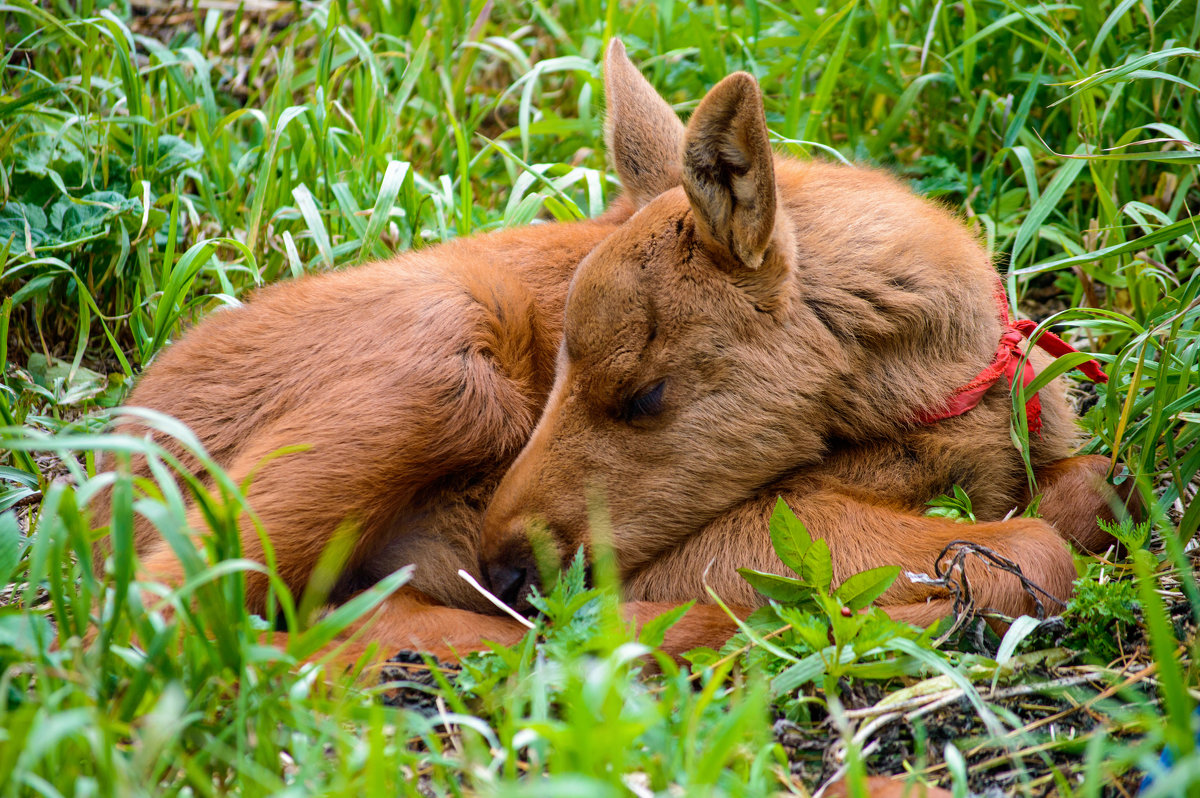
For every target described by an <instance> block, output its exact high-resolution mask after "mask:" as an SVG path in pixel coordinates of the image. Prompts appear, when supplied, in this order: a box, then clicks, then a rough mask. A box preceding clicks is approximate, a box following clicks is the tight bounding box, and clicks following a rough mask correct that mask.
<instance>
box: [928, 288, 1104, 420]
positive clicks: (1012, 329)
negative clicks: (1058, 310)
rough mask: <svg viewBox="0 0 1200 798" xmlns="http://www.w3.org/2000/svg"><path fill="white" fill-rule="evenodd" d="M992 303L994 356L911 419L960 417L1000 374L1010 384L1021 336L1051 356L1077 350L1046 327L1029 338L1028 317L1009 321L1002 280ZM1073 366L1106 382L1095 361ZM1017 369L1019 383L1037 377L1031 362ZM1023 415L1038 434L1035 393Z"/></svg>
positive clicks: (1039, 414) (1018, 358)
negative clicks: (998, 328) (996, 313)
mask: <svg viewBox="0 0 1200 798" xmlns="http://www.w3.org/2000/svg"><path fill="white" fill-rule="evenodd" d="M996 304H997V305H998V306H999V308H1000V324H1001V325H1002V326H1003V328H1004V334H1003V335H1001V336H1000V343H999V345H997V347H996V357H995V358H993V360H992V362H991V364H990V365H989V366H988V367H987V368H985V369H984V370H983V371H981V372H979V375H978V376H976V377H975V379H973V380H971V381H970V382H968V383H967V384H966V385H963V386H960V387H959V388H957V389H956V390H955V391H954V393H952V394H951V395H950V398H949V399H947V400H946V401H945V402H944V403H943V404H942V405H941V406H940V407H938V408H937V409H936V410H926V411H924V412H923V413H920V414H918V415H917V416H916V418H915V419H914V421H916V422H917V423H918V424H932V423H933V422H935V421H941V420H942V419H946V418H953V417H954V416H961V415H962V414H963V413H965V412H967V411H968V410H970V409H971V408H973V407H975V405H977V404H979V400H980V399H982V398H983V395H984V394H985V393H987V391H988V389H989V388H991V387H992V386H993V385H995V384H996V381H997V380H999V379H1000V375H1001V374H1003V375H1004V376H1005V377H1007V378H1008V384H1009V386H1010V387H1011V386H1012V385H1013V383H1014V382H1016V377H1017V367H1018V366H1019V365H1020V363H1021V358H1022V357H1024V353H1023V352H1022V351H1021V339H1023V338H1028V339H1029V340H1031V341H1033V343H1034V345H1035V346H1040V347H1041V348H1042V349H1045V350H1046V351H1047V352H1049V353H1050V354H1051V355H1054V357H1062V356H1063V355H1067V354H1070V353H1072V352H1078V351H1079V350H1078V349H1076V348H1075V347H1073V346H1071V345H1070V344H1068V343H1067V342H1066V341H1064V340H1063V339H1061V338H1059V337H1058V336H1057V335H1055V334H1054V333H1052V332H1050V331H1049V330H1047V331H1044V332H1043V333H1042V334H1041V335H1040V336H1038V338H1037V340H1034V339H1033V338H1032V335H1033V331H1034V330H1036V329H1037V325H1036V324H1035V323H1033V322H1032V321H1030V320H1028V319H1017V320H1016V321H1013V320H1012V319H1011V318H1009V315H1008V297H1007V296H1006V294H1005V292H1004V283H1003V282H1000V281H999V280H997V284H996ZM1075 368H1077V369H1079V370H1080V371H1082V372H1083V374H1084V376H1085V377H1087V378H1088V379H1090V380H1091V381H1092V382H1108V376H1107V375H1106V374H1105V373H1104V372H1103V371H1101V370H1100V364H1099V363H1097V362H1096V361H1095V360H1089V361H1087V362H1085V363H1081V364H1080V365H1078V366H1076V367H1075ZM1021 372H1022V373H1021V383H1022V385H1024V386H1025V387H1029V384H1030V383H1031V382H1033V379H1034V377H1036V376H1037V372H1036V371H1035V370H1034V368H1033V364H1032V363H1030V362H1029V361H1028V360H1026V361H1025V367H1024V368H1023V369H1022V370H1021ZM1025 416H1026V418H1027V419H1028V422H1029V431H1030V432H1033V433H1040V432H1041V429H1042V403H1041V401H1039V400H1038V396H1037V394H1036V393H1035V394H1033V395H1032V396H1030V397H1029V398H1028V399H1026V400H1025Z"/></svg>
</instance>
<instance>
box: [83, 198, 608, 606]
mask: <svg viewBox="0 0 1200 798" xmlns="http://www.w3.org/2000/svg"><path fill="white" fill-rule="evenodd" d="M619 218H620V210H619V209H618V210H616V211H613V212H610V214H609V215H608V216H606V217H604V218H602V219H600V220H596V221H588V222H580V223H574V224H547V225H540V226H535V227H531V228H521V229H518V230H512V231H502V232H498V233H492V234H488V235H482V236H477V237H474V238H469V239H462V240H459V241H452V242H449V243H447V244H444V245H441V246H438V247H435V248H430V249H428V250H424V251H421V252H415V253H409V254H406V255H402V256H399V257H397V258H394V259H392V260H389V261H383V262H378V263H373V264H369V265H365V266H362V267H357V268H354V269H348V270H345V271H341V272H332V273H327V274H322V275H313V276H308V277H304V278H301V279H299V280H295V281H291V282H286V283H281V284H277V285H273V286H269V287H267V288H264V289H262V290H260V291H258V292H257V293H256V294H255V295H254V296H252V297H251V298H250V300H249V301H248V302H247V303H246V304H245V305H244V306H241V307H237V308H229V309H225V310H221V311H218V312H215V313H213V314H211V315H210V316H208V317H207V318H206V319H205V320H203V321H202V322H201V323H199V324H198V325H197V326H196V327H194V328H193V329H191V330H189V331H188V332H187V333H186V334H185V335H184V336H182V338H181V339H180V340H179V341H178V342H175V343H173V344H172V345H170V346H169V347H168V348H167V349H165V350H164V351H163V353H162V354H161V355H160V356H159V358H158V359H157V360H156V361H155V363H154V364H153V365H152V366H151V367H150V368H149V369H147V371H146V373H145V374H144V376H143V377H142V378H141V380H140V382H139V383H138V385H137V387H136V388H135V389H134V391H133V392H132V394H131V395H130V397H129V400H128V402H127V404H128V405H130V406H135V407H148V408H151V409H154V410H157V411H160V412H163V413H166V414H168V415H171V416H173V417H175V418H177V419H179V420H180V421H182V422H184V423H185V424H186V425H187V426H188V427H189V428H191V429H192V431H193V432H194V433H195V434H196V436H197V437H198V439H199V440H200V442H201V444H202V445H203V446H204V447H205V449H206V450H207V451H208V452H209V454H210V455H211V456H212V457H213V459H214V461H215V462H216V463H217V464H218V465H219V466H221V467H222V468H224V469H226V470H229V471H230V474H231V476H233V477H234V478H235V479H241V478H243V477H244V476H245V475H246V474H248V473H250V472H255V473H256V475H255V477H254V481H253V483H252V485H251V490H250V499H251V505H252V506H253V507H254V508H255V510H256V511H258V512H259V514H260V516H263V522H264V525H265V526H266V528H267V529H268V531H269V532H270V533H271V534H272V536H273V537H279V536H290V537H292V538H293V539H300V540H302V541H303V542H302V546H303V547H304V548H305V549H312V550H314V552H319V550H320V549H321V548H322V547H323V546H324V545H325V543H326V542H327V541H328V539H329V536H330V535H331V534H332V533H333V531H334V529H335V528H336V527H337V526H338V525H339V524H341V523H343V522H347V521H348V522H351V523H354V524H356V525H358V527H359V530H360V539H359V540H360V542H359V547H358V550H357V552H356V554H355V556H354V559H355V560H356V561H358V562H359V563H362V562H366V561H367V560H368V559H369V558H370V557H371V556H372V555H376V554H378V553H379V552H381V551H383V550H384V549H387V548H388V547H389V544H390V543H391V542H392V541H391V540H390V538H395V537H398V536H400V537H402V536H404V535H405V534H406V530H405V529H404V528H403V527H404V526H405V522H406V520H407V521H410V522H411V524H409V525H410V526H412V527H413V528H414V529H415V534H417V535H420V534H422V533H423V532H426V531H428V530H429V529H430V528H431V527H439V528H440V526H441V525H442V524H441V522H440V520H439V519H437V518H435V517H431V516H436V515H437V513H438V512H439V501H440V502H441V503H442V504H447V511H448V512H449V513H450V515H451V516H454V517H456V518H459V519H460V520H461V517H462V513H463V512H465V511H464V506H463V504H462V501H460V500H459V499H453V500H451V499H449V498H445V499H444V500H443V494H445V493H450V492H453V493H455V494H462V495H467V494H472V493H478V492H479V491H478V490H476V489H475V488H476V483H488V482H489V480H492V481H494V480H493V477H495V476H497V475H498V474H499V473H500V472H501V471H503V469H504V468H505V467H506V466H507V464H508V463H509V461H511V459H512V458H513V456H515V454H516V452H517V451H518V450H519V449H520V447H521V446H522V445H523V444H524V442H525V439H526V438H527V437H528V434H529V431H530V430H531V429H532V427H533V424H534V421H535V420H536V417H537V414H538V412H539V411H540V409H541V405H542V403H543V402H544V399H545V395H546V392H547V391H548V390H549V385H550V382H551V380H552V376H553V368H554V352H555V350H556V348H557V346H558V338H559V336H560V334H561V333H560V331H559V327H560V326H561V321H560V318H559V317H560V314H561V308H562V302H563V297H564V295H565V292H566V281H567V279H568V278H569V276H570V273H571V269H572V267H573V266H574V264H575V263H576V262H578V260H579V259H580V258H582V256H583V255H584V254H585V253H586V252H587V251H588V249H590V247H591V246H592V245H593V244H594V243H595V242H596V241H597V240H598V239H599V238H600V237H602V236H603V235H604V234H606V233H607V232H608V231H610V230H611V229H612V228H613V226H614V224H615V223H616V222H617V221H619ZM125 429H126V430H127V431H142V428H140V427H139V426H138V425H136V424H129V425H127V426H126V427H125ZM158 442H159V443H160V445H162V446H164V448H166V449H167V450H168V451H169V452H171V453H172V454H174V455H176V456H177V457H179V458H180V459H181V461H182V462H183V464H184V466H185V467H187V468H189V469H193V470H194V469H196V468H197V467H198V462H197V460H196V459H195V458H193V457H191V456H190V455H188V454H187V453H186V452H185V451H183V448H182V446H181V445H180V444H179V443H178V442H177V441H175V440H173V439H169V438H166V439H164V438H162V436H159V440H158ZM290 446H299V447H307V449H306V451H301V452H295V453H291V454H286V455H284V456H283V457H282V458H280V459H279V460H275V461H272V462H271V463H270V464H269V465H267V466H266V467H265V468H263V469H262V470H261V471H256V466H257V465H258V464H259V463H261V462H263V461H264V459H265V458H267V457H268V455H271V454H272V453H273V452H275V451H277V450H279V449H280V448H282V447H290ZM133 468H134V472H135V473H136V474H140V475H145V474H147V473H148V466H147V464H146V463H145V462H144V461H141V460H138V461H135V462H134V464H133ZM485 492H486V491H485ZM105 501H106V499H105V498H102V499H101V500H100V503H99V505H98V514H99V515H100V517H101V518H103V517H104V515H106V514H107V507H106V505H105ZM482 501H483V497H476V499H475V500H474V503H473V504H472V507H471V510H470V511H471V512H481V511H482V506H481V502H482ZM475 505H480V506H478V507H476V506H475ZM264 514H265V516H264ZM468 532H469V534H467V535H466V537H461V539H455V540H453V541H450V544H452V545H454V546H457V547H459V548H464V549H465V548H467V547H469V546H470V544H471V542H472V541H471V535H473V534H474V530H468ZM136 535H137V538H136V545H137V548H138V549H139V550H140V551H142V552H143V553H145V552H146V551H147V550H149V549H152V548H155V547H156V546H161V545H162V544H161V542H160V541H159V538H158V534H157V532H156V531H155V530H154V529H153V528H151V526H150V525H149V524H148V523H147V522H145V521H142V522H141V523H140V524H139V526H138V528H137V532H136ZM391 550H392V553H393V554H394V555H395V556H398V557H404V556H407V555H405V554H404V553H403V552H401V551H396V550H395V547H394V546H392V547H391ZM431 556H433V555H431ZM463 558H464V562H470V561H471V560H473V555H470V554H469V553H468V552H466V551H464V553H463ZM309 560H315V554H314V555H313V557H311V558H304V562H302V563H298V564H297V566H296V569H295V573H292V574H285V575H284V576H285V579H288V580H289V581H291V582H293V583H294V584H293V587H296V586H302V585H303V583H304V581H305V580H306V579H307V573H306V569H307V567H308V566H310V565H311V562H309ZM400 564H403V563H400ZM351 570H353V568H352V569H351ZM289 577H291V578H290V579H289ZM456 581H457V580H456ZM431 589H432V588H431Z"/></svg>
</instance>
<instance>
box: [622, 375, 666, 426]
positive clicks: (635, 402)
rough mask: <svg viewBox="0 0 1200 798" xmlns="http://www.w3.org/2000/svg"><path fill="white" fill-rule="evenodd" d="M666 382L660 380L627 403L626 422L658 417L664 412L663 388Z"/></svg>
mask: <svg viewBox="0 0 1200 798" xmlns="http://www.w3.org/2000/svg"><path fill="white" fill-rule="evenodd" d="M666 384H667V381H666V380H659V381H658V382H656V383H655V384H653V385H651V386H650V387H649V388H646V389H645V390H643V391H640V392H639V393H637V394H635V395H634V396H633V398H632V399H630V400H629V401H627V402H626V403H625V412H624V416H625V420H626V421H633V420H634V419H638V418H649V417H650V416H657V415H658V414H659V413H661V412H662V410H663V388H664V387H666Z"/></svg>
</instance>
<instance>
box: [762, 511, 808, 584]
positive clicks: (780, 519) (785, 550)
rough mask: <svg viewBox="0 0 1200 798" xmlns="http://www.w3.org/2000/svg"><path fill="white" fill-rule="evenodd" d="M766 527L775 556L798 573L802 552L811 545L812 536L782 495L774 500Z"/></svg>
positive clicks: (802, 558)
mask: <svg viewBox="0 0 1200 798" xmlns="http://www.w3.org/2000/svg"><path fill="white" fill-rule="evenodd" d="M767 527H768V529H769V530H770V532H771V543H772V544H773V545H774V546H775V554H776V556H778V557H779V559H780V560H782V561H783V564H784V565H786V566H787V567H788V568H791V569H792V570H793V571H795V572H796V573H797V574H799V573H800V564H801V563H802V562H803V561H804V553H805V552H807V551H808V547H809V546H811V545H812V536H811V535H810V534H808V528H807V527H806V526H804V522H803V521H801V520H800V519H799V518H797V517H796V514H795V513H793V512H792V508H791V507H788V506H787V502H785V501H784V500H783V497H782V496H781V497H779V498H777V499H776V500H775V510H774V511H773V512H772V513H771V520H770V521H769V522H768V524H767Z"/></svg>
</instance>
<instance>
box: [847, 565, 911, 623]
mask: <svg viewBox="0 0 1200 798" xmlns="http://www.w3.org/2000/svg"><path fill="white" fill-rule="evenodd" d="M899 575H900V566H898V565H882V566H880V567H878V568H872V569H870V570H869V571H863V572H861V573H857V574H855V575H854V576H852V577H850V578H849V579H847V580H846V581H845V582H842V584H841V585H840V586H838V589H837V590H836V591H834V594H833V595H834V596H836V597H837V598H838V599H840V600H841V602H842V603H843V604H845V605H846V606H847V607H849V608H850V609H852V610H854V611H856V612H857V611H858V610H861V609H863V608H865V607H868V606H870V604H871V602H872V601H874V600H875V599H877V598H879V597H880V596H882V595H883V593H884V591H886V590H887V589H888V588H889V587H891V586H892V582H895V581H896V577H897V576H899Z"/></svg>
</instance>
